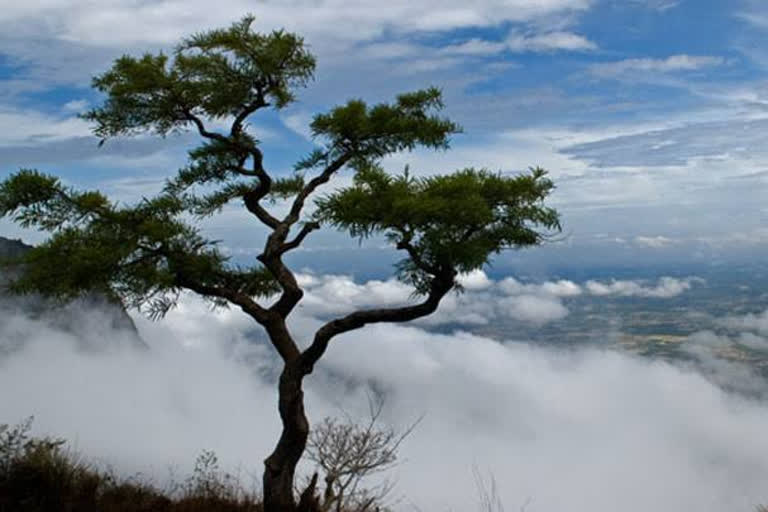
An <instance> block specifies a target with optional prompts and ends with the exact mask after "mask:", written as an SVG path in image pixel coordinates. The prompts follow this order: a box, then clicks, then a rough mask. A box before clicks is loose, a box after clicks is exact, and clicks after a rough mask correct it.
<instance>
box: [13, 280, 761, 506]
mask: <svg viewBox="0 0 768 512" xmlns="http://www.w3.org/2000/svg"><path fill="white" fill-rule="evenodd" d="M315 277H317V278H318V280H319V281H320V282H322V278H319V277H318V276H315ZM316 325H317V320H316V319H314V318H312V317H307V316H304V313H303V312H299V314H298V316H297V317H296V318H295V319H294V322H293V324H292V329H293V330H294V332H295V333H296V336H297V337H298V338H301V339H304V338H306V337H308V336H309V335H310V334H311V332H312V330H313V328H314V327H315V326H316ZM139 326H140V329H141V331H142V334H143V335H144V336H145V337H146V339H147V341H148V342H150V344H151V346H152V350H151V351H149V352H146V353H142V354H134V353H131V352H125V351H121V350H112V351H106V352H102V353H91V352H84V351H78V350H76V349H75V348H74V347H73V344H72V343H71V339H70V338H68V337H67V335H66V334H64V333H56V332H52V331H50V330H49V329H46V328H43V327H42V326H41V327H40V329H39V331H37V332H31V333H29V337H30V339H29V341H28V344H27V346H26V348H25V349H24V350H22V351H20V352H17V353H14V354H12V355H10V356H4V357H3V358H2V359H0V369H1V370H2V371H0V422H4V421H10V422H14V421H17V420H19V419H21V418H23V417H25V416H27V415H29V414H35V416H36V420H35V428H36V430H37V431H38V432H47V433H50V434H53V435H60V436H66V437H67V438H69V439H71V440H75V441H76V445H77V448H78V450H80V451H81V452H83V453H84V454H85V455H87V456H89V457H93V458H96V459H97V460H98V461H99V462H101V463H110V464H112V465H113V466H114V468H115V469H116V470H117V471H118V472H119V473H121V474H132V473H133V472H135V471H138V470H143V471H144V472H145V473H144V474H149V475H150V476H153V475H154V476H156V477H158V478H159V481H160V482H162V481H163V480H162V478H163V477H164V476H165V475H166V468H167V467H168V464H172V463H175V464H177V465H178V467H179V468H180V472H181V473H182V474H183V472H184V471H188V470H189V469H191V463H192V460H193V458H194V456H195V455H196V454H197V453H199V450H201V449H203V448H208V449H213V450H215V451H216V452H217V454H218V455H219V458H220V461H221V463H222V466H223V467H224V468H225V469H234V468H236V467H237V466H238V465H239V464H242V465H243V466H242V468H243V469H244V471H245V472H246V474H248V473H251V472H252V473H254V474H255V475H256V476H257V477H258V475H259V474H260V472H261V470H262V467H263V466H262V462H261V461H262V460H263V459H264V457H265V456H266V455H267V453H268V452H269V450H270V449H271V448H272V447H273V443H274V442H275V440H276V438H277V434H278V432H277V426H278V422H277V411H276V405H277V404H276V396H275V391H274V379H275V371H276V368H275V366H274V365H275V359H274V356H273V355H272V353H271V350H269V349H267V347H265V346H263V345H261V344H259V343H254V342H253V341H250V342H247V341H246V340H247V339H248V338H249V337H250V336H251V334H250V328H251V326H252V323H251V322H250V321H249V320H248V319H247V318H246V317H244V316H243V315H242V314H240V313H238V312H237V311H235V310H231V311H219V312H216V313H211V312H210V311H208V310H207V307H206V306H205V305H204V304H203V303H201V302H200V301H197V300H193V299H190V298H185V299H184V300H183V302H182V307H181V308H180V309H179V310H177V311H174V312H172V313H171V314H170V315H169V316H168V318H166V320H164V321H162V322H160V323H156V324H153V323H149V322H146V321H143V320H140V321H139ZM8 329H9V323H8V322H2V323H0V343H2V342H3V341H2V340H4V339H5V335H6V334H7V332H8ZM93 341H94V342H99V341H103V340H102V339H101V337H99V339H97V340H93ZM365 382H375V383H376V386H377V388H378V389H382V390H384V391H385V393H386V395H387V408H386V410H385V414H384V417H383V419H384V420H385V421H387V422H391V423H394V424H397V425H407V424H408V423H410V422H412V421H413V420H414V419H415V418H417V417H418V416H420V415H421V414H424V415H425V416H424V420H423V422H422V423H421V424H420V426H419V427H418V428H417V430H416V431H415V432H414V433H413V435H412V436H411V437H410V438H408V439H407V440H406V442H405V443H404V444H403V446H402V448H401V452H400V455H401V459H402V461H403V462H402V464H401V465H400V466H399V467H398V468H397V471H396V475H395V477H396V479H397V483H398V484H397V485H398V486H397V493H398V494H402V495H404V497H405V499H404V501H403V502H402V505H401V507H400V509H401V510H409V509H411V508H413V507H418V508H419V509H421V510H449V509H452V510H474V509H475V508H476V505H477V504H476V492H475V488H474V484H473V481H472V467H473V466H478V467H480V468H481V470H482V471H484V472H485V471H488V472H491V473H493V474H494V475H495V478H496V480H497V481H498V482H499V483H500V485H499V491H500V498H501V499H502V501H503V502H504V504H505V506H506V507H507V509H515V510H516V509H517V508H519V506H521V505H522V504H523V503H524V502H526V500H527V498H528V497H531V498H532V500H531V506H530V509H531V510H539V509H540V510H571V511H574V512H587V511H589V512H614V511H616V510H622V511H623V512H647V511H648V510H654V511H658V512H678V511H680V510H696V511H697V512H720V511H722V510H751V509H752V508H753V507H754V505H755V504H756V503H760V502H762V501H764V500H765V498H766V496H765V482H764V475H765V474H766V473H767V472H768V440H766V438H765V436H764V435H763V434H764V432H765V431H766V429H767V428H768V408H766V405H765V404H764V403H761V402H757V401H746V400H742V399H740V398H738V397H735V396H733V395H729V394H727V393H726V392H724V391H722V390H720V389H718V388H717V387H715V386H714V385H713V384H711V383H710V382H708V381H707V380H706V379H705V378H703V377H702V376H700V375H698V374H696V373H694V372H692V371H690V370H683V369H680V368H677V367H674V366H671V365H669V364H666V363H662V362H653V361H646V360H641V359H638V358H635V357H629V356H627V355H622V354H619V353H610V352H601V351H594V350H586V351H585V350H574V351H567V352H558V351H554V350H547V349H543V348H540V347H536V346H533V345H527V344H523V343H516V342H509V343H507V344H505V345H502V344H499V343H496V342H493V341H491V340H489V339H485V338H482V337H478V336H472V335H469V334H462V333H459V334H455V335H439V334H431V333H428V332H425V331H423V330H421V329H418V328H414V327H407V326H392V325H377V326H372V327H370V328H366V329H365V330H362V331H357V332H353V333H349V334H348V335H345V336H343V337H341V338H339V339H338V340H335V341H334V342H333V344H332V345H331V347H330V349H329V352H328V354H327V357H326V359H325V360H324V361H323V364H321V365H320V367H319V368H318V369H317V370H316V372H315V373H314V374H313V375H312V377H311V378H310V379H308V381H307V383H306V397H307V409H308V413H309V415H310V418H311V419H312V420H313V421H317V420H319V419H320V418H322V417H323V416H324V415H326V414H335V413H336V414H337V413H338V407H339V406H344V407H345V408H346V409H347V410H349V411H350V414H352V415H353V417H356V416H357V415H358V412H359V411H360V410H361V409H363V408H364V406H365V400H364V393H365V390H366V387H365V384H364V383H365ZM20 390H23V392H22V391H20ZM478 397H482V400H479V399H478ZM362 414H364V412H362ZM702 418H706V421H702ZM745 440H748V442H745ZM628 460H629V461H632V463H631V464H628V463H627V461H628ZM436 469H438V470H436ZM553 482H554V483H555V484H553ZM638 482H641V483H642V485H641V486H638Z"/></svg>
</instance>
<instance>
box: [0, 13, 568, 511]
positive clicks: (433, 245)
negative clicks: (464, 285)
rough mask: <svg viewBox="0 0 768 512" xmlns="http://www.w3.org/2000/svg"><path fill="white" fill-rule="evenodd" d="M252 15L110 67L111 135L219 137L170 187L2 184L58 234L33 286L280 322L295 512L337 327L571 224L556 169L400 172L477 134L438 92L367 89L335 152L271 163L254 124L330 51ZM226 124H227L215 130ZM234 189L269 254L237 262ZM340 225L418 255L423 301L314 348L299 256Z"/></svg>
mask: <svg viewBox="0 0 768 512" xmlns="http://www.w3.org/2000/svg"><path fill="white" fill-rule="evenodd" d="M252 21H253V18H251V17H246V18H244V19H243V20H241V21H239V22H237V23H235V24H233V25H232V26H230V27H229V28H226V29H219V30H211V31H207V32H202V33H199V34H196V35H193V36H191V37H189V38H187V39H185V40H183V41H182V42H181V43H180V44H179V46H178V47H177V48H176V49H175V51H174V52H173V53H172V54H171V55H166V54H163V53H160V54H145V55H143V56H141V57H131V56H123V57H121V58H119V59H117V60H116V61H115V62H114V64H113V66H112V67H111V68H110V69H109V70H108V71H106V72H105V73H103V74H102V75H99V76H97V77H95V78H94V80H93V85H94V87H95V88H96V89H98V90H99V91H101V92H102V93H104V94H105V96H106V99H105V101H104V102H103V104H102V105H101V106H99V107H97V108H94V109H92V110H90V111H89V112H87V113H86V114H84V115H83V117H84V118H85V119H87V120H89V121H91V122H93V123H94V133H95V134H96V135H97V136H99V137H100V138H101V143H104V142H105V141H106V140H108V139H110V138H112V137H117V136H129V135H135V134H140V133H147V132H149V133H154V134H156V135H158V136H166V135H168V134H172V133H176V132H182V131H184V130H187V129H192V130H195V131H197V133H198V134H199V135H200V136H201V138H202V144H201V145H200V146H198V147H197V148H195V149H193V150H191V151H190V152H189V163H188V165H186V166H185V167H183V168H182V169H180V170H179V171H178V172H177V173H176V175H175V176H174V177H173V178H171V179H169V180H168V181H167V184H166V186H165V188H164V189H163V190H162V192H160V193H159V194H158V195H156V196H154V197H152V198H146V199H143V200H142V201H140V202H139V203H138V204H133V205H126V204H122V203H117V202H113V201H110V200H109V199H107V197H105V196H104V195H103V194H101V193H100V192H98V191H87V192H82V191H78V190H74V189H72V188H69V187H65V186H64V185H63V184H62V183H61V181H60V180H59V179H57V178H56V177H54V176H51V175H47V174H43V173H40V172H38V171H36V170H29V169H22V170H20V171H19V172H17V173H15V174H13V175H11V176H10V177H9V178H8V179H6V180H4V181H3V182H2V184H0V216H8V217H10V218H11V219H13V220H14V221H16V222H18V223H19V224H21V225H22V226H25V227H36V228H38V229H42V230H47V231H49V232H51V236H50V238H49V239H48V240H47V241H46V242H45V243H43V244H41V245H40V246H38V247H37V248H35V249H34V250H32V251H30V252H29V253H28V254H27V255H25V256H24V258H23V261H24V266H23V268H24V271H23V274H22V275H21V276H19V277H18V278H17V279H16V280H15V281H14V282H13V283H12V284H11V289H12V290H13V291H15V292H18V293H25V292H41V293H43V294H46V295H49V296H53V297H56V298H60V299H68V298H71V297H76V296H78V295H81V294H83V293H85V292H86V291H88V290H92V289H100V290H105V291H107V292H109V293H111V294H114V295H116V296H119V297H121V298H122V299H123V300H124V301H125V303H126V304H127V305H128V306H131V307H134V308H136V309H138V310H139V311H143V312H146V313H148V314H149V315H152V316H162V315H163V314H164V313H166V312H167V311H168V310H169V309H170V308H172V307H173V306H174V305H175V304H176V302H177V300H178V298H179V296H180V293H182V292H183V291H191V292H194V293H196V294H199V295H201V296H202V297H204V298H206V299H208V300H210V301H211V302H212V303H213V304H214V305H218V306H225V305H231V306H235V307H239V308H240V309H242V311H244V312H245V313H246V314H247V315H249V316H250V317H251V318H253V320H254V321H255V322H256V323H258V324H259V325H261V326H262V327H263V328H264V329H265V330H266V332H267V334H268V337H269V339H270V341H271V343H272V345H273V347H274V348H275V350H276V351H277V353H278V354H279V356H280V358H281V359H282V363H283V367H282V371H281V374H280V378H279V383H278V396H279V398H278V409H279V413H280V418H281V421H282V434H281V436H280V439H279V440H278V442H277V445H276V447H275V449H274V451H273V452H272V454H271V455H269V457H267V459H266V460H265V462H264V464H265V469H264V480H263V485H264V490H263V492H264V507H265V510H266V511H268V512H270V511H281V512H285V511H291V510H296V508H297V505H296V499H295V496H294V494H293V481H294V473H295V468H296V464H297V463H298V461H299V459H300V457H301V456H302V453H303V452H304V449H305V446H306V442H307V436H308V432H309V424H308V422H307V418H306V415H305V413H304V398H303V397H304V395H303V391H302V385H303V380H304V378H305V377H306V376H307V375H309V374H310V373H312V371H313V369H314V367H315V365H316V364H317V362H318V361H319V360H320V359H321V358H322V356H323V354H324V353H325V351H326V349H327V347H328V344H329V343H330V342H331V340H332V339H333V338H335V337H336V336H338V335H340V334H343V333H346V332H349V331H352V330H355V329H360V328H362V327H364V326H366V325H369V324H373V323H377V322H407V321H410V320H415V319H417V318H420V317H424V316H426V315H429V314H431V313H433V312H434V311H435V310H436V309H437V307H438V304H439V303H440V301H441V299H442V298H443V297H444V296H445V295H446V294H447V293H449V292H450V291H451V290H453V289H457V288H458V284H457V276H458V275H459V274H460V273H462V272H469V271H472V270H475V269H478V268H481V267H482V266H483V265H484V264H485V263H487V262H488V261H489V258H490V257H491V256H492V255H493V254H496V253H498V252H499V251H501V250H503V249H506V248H520V247H525V246H532V245H537V244H539V243H541V242H542V241H543V240H544V239H545V237H546V236H547V233H549V232H552V231H553V230H557V229H559V217H558V214H557V212H556V211H555V210H553V209H551V208H548V207H546V206H545V205H544V199H545V198H546V197H547V196H548V195H549V193H550V192H551V190H552V189H553V183H552V181H551V180H550V179H548V178H547V176H546V173H545V172H544V171H543V170H541V169H533V170H531V172H530V173H527V174H524V175H519V176H514V177H511V176H504V175H502V174H500V173H494V172H490V171H486V170H477V169H464V170H462V171H459V172H456V173H454V174H450V175H444V176H431V177H426V178H417V177H414V176H411V175H409V174H408V173H405V174H403V175H398V176H392V175H390V174H387V173H386V172H385V171H384V169H383V167H382V165H381V161H382V158H383V157H385V156H387V155H390V154H392V153H395V152H400V151H405V150H412V149H414V148H417V147H426V148H432V149H447V148H448V145H449V139H450V136H451V135H453V134H455V133H457V132H459V127H458V125H456V124H455V123H453V122H452V121H450V120H448V119H446V118H444V117H440V116H439V111H440V109H441V108H442V107H443V104H442V99H441V93H440V91H439V90H438V89H436V88H427V89H424V90H419V91H415V92H411V93H407V94H402V95H400V96H397V98H396V99H395V100H394V101H393V102H391V103H381V104H376V105H368V104H366V103H365V102H364V101H362V100H359V99H356V100H351V101H348V102H347V103H346V104H343V105H341V106H338V107H335V108H333V109H332V110H330V111H329V112H327V113H324V114H318V115H316V116H315V117H314V119H313V121H312V123H311V125H310V128H311V131H312V134H313V136H314V137H315V139H316V142H317V149H315V150H314V151H312V152H311V153H309V154H308V155H306V156H305V157H304V158H302V159H301V160H299V161H298V162H297V164H296V166H295V172H294V173H293V174H292V175H289V176H284V175H282V176H278V175H276V174H274V173H272V172H270V171H268V170H267V169H266V168H265V166H264V158H263V152H262V144H261V142H260V141H259V140H257V139H256V138H255V137H254V136H253V135H252V134H251V133H250V132H249V131H248V129H247V126H248V121H249V120H250V119H251V117H252V116H253V115H255V114H257V113H258V112H259V111H262V110H264V109H267V108H274V109H281V108H283V107H285V106H286V105H288V104H290V103H291V102H292V101H294V99H295V97H296V92H297V90H298V89H300V88H302V87H304V86H306V85H307V84H308V82H309V81H310V80H311V79H312V77H313V72H314V68H315V59H314V58H313V56H312V55H311V54H310V53H309V51H308V50H307V48H306V46H305V45H304V41H303V40H302V39H301V38H300V37H298V36H297V35H294V34H291V33H288V32H285V31H282V30H279V31H274V32H272V33H269V34H262V33H257V32H255V31H253V30H252V28H251V24H252ZM214 122H215V123H216V126H220V125H221V124H222V123H225V124H226V127H227V129H226V130H217V129H214V128H213V127H212V126H213V124H214ZM342 169H350V170H352V171H353V172H354V183H353V184H352V185H351V186H349V187H347V188H344V189H340V190H336V191H334V192H332V193H330V194H327V195H325V196H323V197H321V198H319V199H318V200H317V201H316V204H317V208H316V209H315V210H314V211H313V212H311V213H307V211H306V210H308V208H307V203H308V201H309V200H310V199H311V198H313V196H315V195H316V193H317V192H318V189H320V187H321V186H323V185H325V184H326V183H328V181H330V180H331V178H333V177H334V176H336V175H337V174H338V173H339V172H340V171H341V170H342ZM231 201H241V202H242V204H243V205H244V207H245V208H246V209H247V211H248V212H250V213H251V214H252V215H253V217H254V218H255V219H257V220H258V221H259V222H260V223H261V224H262V225H263V226H265V227H266V229H267V230H268V233H269V234H268V235H267V236H266V238H265V240H264V245H263V249H262V252H261V253H260V254H259V255H258V256H257V257H256V260H257V261H256V262H255V264H254V265H253V266H251V267H246V268H243V267H239V266H235V265H232V264H231V263H230V262H228V259H227V257H226V256H225V255H224V254H223V253H222V252H221V251H220V250H219V249H218V248H217V244H216V242H215V240H213V239H211V238H208V237H207V236H206V235H205V234H204V233H203V232H202V231H201V229H200V227H199V224H198V221H199V220H200V218H204V217H207V216H211V215H214V214H217V213H218V212H220V211H221V209H222V207H223V206H224V205H225V204H227V203H229V202H231ZM274 201H285V202H286V204H287V214H285V215H283V216H278V215H277V214H275V213H274V211H273V210H274V208H270V204H271V203H272V202H274ZM323 224H326V225H331V226H334V227H336V228H338V229H341V230H346V231H348V232H349V233H350V234H351V235H352V236H354V237H369V236H372V235H384V236H386V238H387V239H388V240H389V241H390V242H391V243H392V245H393V246H394V247H395V248H396V249H398V250H399V251H402V252H403V254H404V258H403V260H402V261H401V262H400V263H399V264H398V266H397V272H396V274H397V276H398V277H399V278H400V279H401V280H403V281H404V282H406V283H410V284H411V285H413V287H414V293H415V294H416V295H418V296H419V297H420V299H419V302H416V303H412V304H409V305H404V306H402V307H394V308H382V309H368V310H360V311H356V312H353V313H351V314H348V315H346V316H342V317H340V318H336V319H334V320H332V321H329V322H327V323H326V324H325V325H323V326H322V327H321V328H320V329H319V330H318V331H317V332H316V333H315V335H314V338H313V339H312V340H308V343H307V348H305V349H303V350H302V349H300V348H299V347H300V345H299V344H298V343H297V342H296V339H295V338H294V336H293V334H292V333H291V331H290V329H289V327H288V325H287V322H286V321H287V319H288V317H289V315H290V314H291V312H292V311H294V309H295V308H296V306H297V305H298V303H299V302H300V301H301V298H302V293H303V292H302V289H301V288H300V287H299V285H298V283H297V281H296V278H295V276H294V273H293V272H292V270H291V269H290V268H289V267H288V266H287V265H286V264H285V262H284V257H285V256H286V254H288V253H289V252H290V251H293V250H295V249H296V248H298V247H299V246H301V245H302V243H304V241H305V240H306V239H307V237H309V236H310V235H311V234H312V232H314V231H315V230H317V229H318V228H320V227H321V226H322V225H323ZM266 297H274V302H273V303H271V305H269V306H266V305H264V301H260V299H264V298H266Z"/></svg>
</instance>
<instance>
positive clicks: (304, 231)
mask: <svg viewBox="0 0 768 512" xmlns="http://www.w3.org/2000/svg"><path fill="white" fill-rule="evenodd" d="M317 229H320V223H319V222H307V223H306V224H304V225H303V226H302V227H301V231H299V232H298V234H297V235H296V237H295V238H294V239H293V240H291V241H289V242H285V243H284V244H283V245H282V246H281V247H280V250H279V254H281V255H282V254H285V253H286V252H288V251H292V250H293V249H296V248H297V247H299V246H300V245H301V243H302V242H303V241H304V239H305V238H307V236H308V235H309V234H310V233H312V232H313V231H315V230H317Z"/></svg>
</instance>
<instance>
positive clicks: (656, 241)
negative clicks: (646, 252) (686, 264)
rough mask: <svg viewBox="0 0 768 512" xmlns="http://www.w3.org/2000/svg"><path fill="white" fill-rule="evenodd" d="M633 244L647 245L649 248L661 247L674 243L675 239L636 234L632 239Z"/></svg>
mask: <svg viewBox="0 0 768 512" xmlns="http://www.w3.org/2000/svg"><path fill="white" fill-rule="evenodd" d="M632 241H633V242H634V244H635V245H637V246H639V247H647V248H650V249H663V248H665V247H669V246H671V245H674V244H675V243H676V241H675V240H672V239H671V238H667V237H665V236H661V235H659V236H642V235H638V236H636V237H635V238H634V239H633V240H632Z"/></svg>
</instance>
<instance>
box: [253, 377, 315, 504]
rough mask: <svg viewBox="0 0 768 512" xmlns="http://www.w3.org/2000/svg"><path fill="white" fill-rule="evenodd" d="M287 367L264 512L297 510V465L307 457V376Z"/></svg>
mask: <svg viewBox="0 0 768 512" xmlns="http://www.w3.org/2000/svg"><path fill="white" fill-rule="evenodd" d="M296 366H297V365H295V364H286V365H285V367H284V368H283V372H282V374H281V375H280V384H279V387H278V389H279V409H280V419H281V420H282V424H283V431H282V434H281V435H280V440H279V441H278V442H277V446H276V447H275V450H274V451H273V452H272V454H271V455H270V456H269V457H267V459H266V460H265V461H264V466H265V467H264V481H263V485H264V512H293V511H295V510H297V506H296V500H295V497H294V492H293V479H294V476H295V473H296V465H297V464H298V463H299V459H301V455H302V454H303V453H304V448H305V447H306V445H307V437H308V436H309V422H308V421H307V416H306V414H305V413H304V392H303V391H302V389H301V385H302V381H303V379H304V372H302V371H300V369H299V368H297V367H296Z"/></svg>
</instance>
